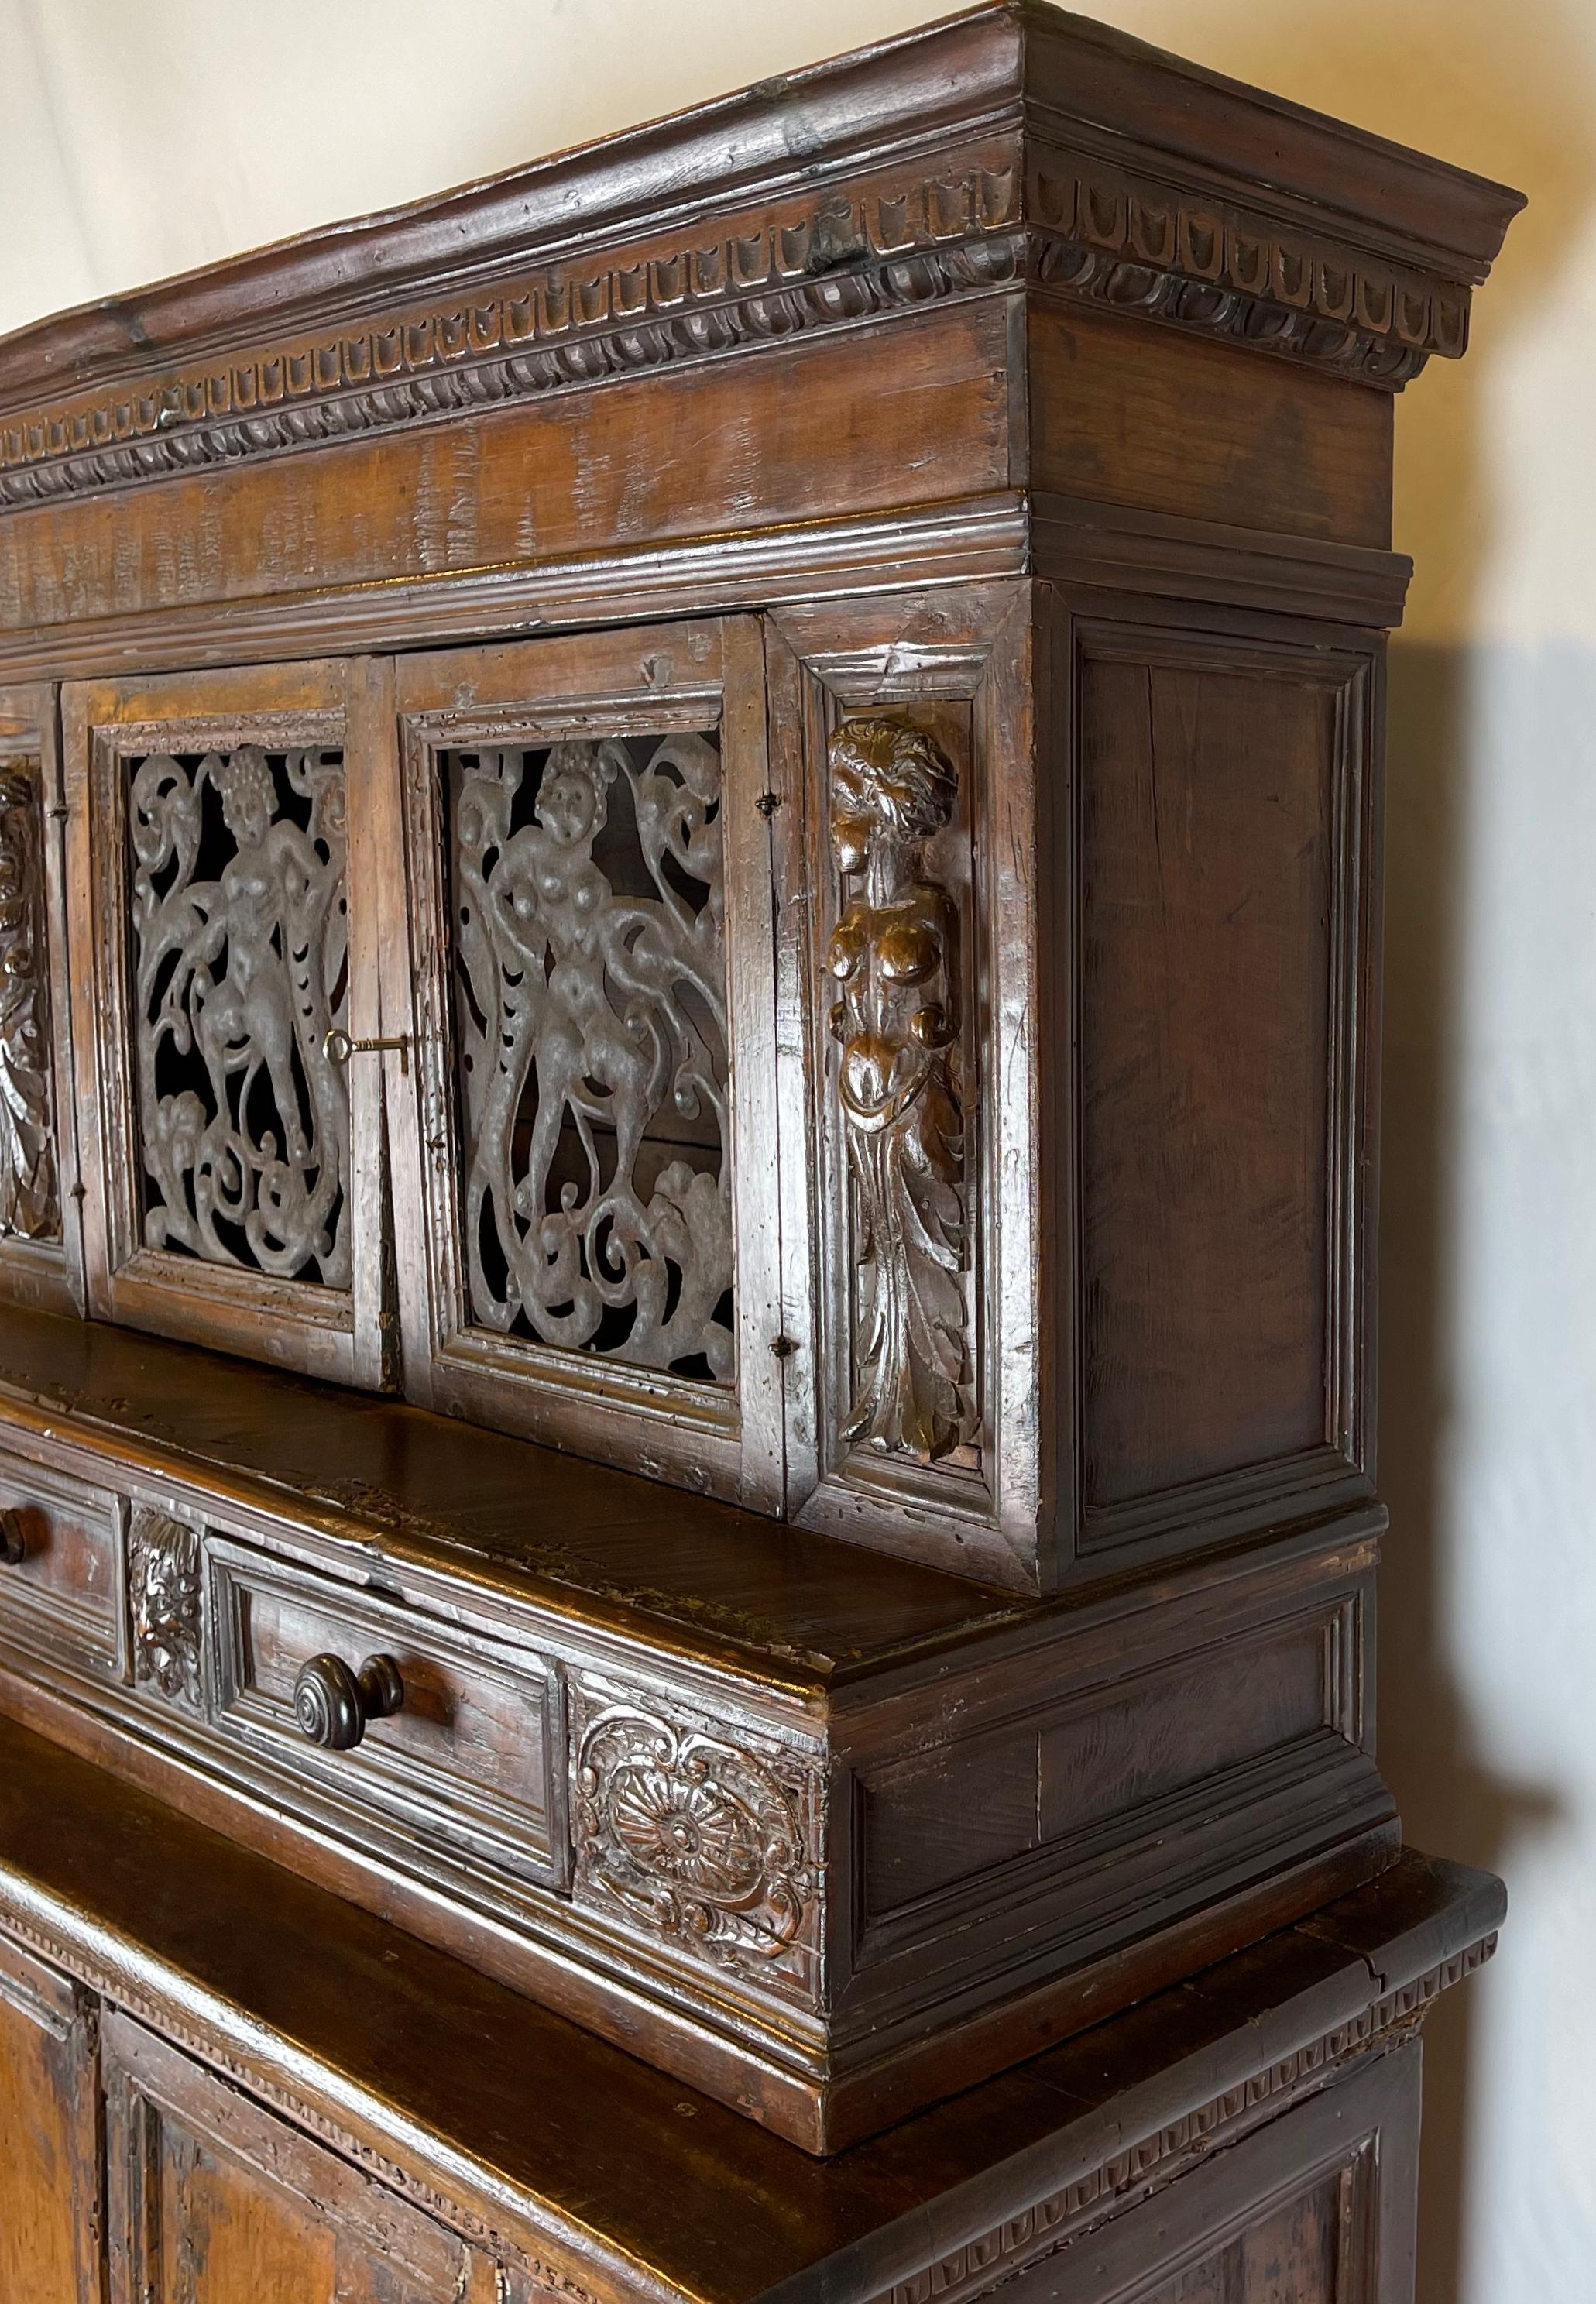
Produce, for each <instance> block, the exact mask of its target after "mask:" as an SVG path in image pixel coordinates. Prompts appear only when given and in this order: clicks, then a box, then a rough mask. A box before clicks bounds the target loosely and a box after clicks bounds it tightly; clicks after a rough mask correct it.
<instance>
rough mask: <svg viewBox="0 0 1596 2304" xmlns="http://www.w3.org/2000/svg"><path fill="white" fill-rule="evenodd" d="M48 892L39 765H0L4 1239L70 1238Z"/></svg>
mask: <svg viewBox="0 0 1596 2304" xmlns="http://www.w3.org/2000/svg"><path fill="white" fill-rule="evenodd" d="M44 885H45V884H44V862H43V843H42V798H41V792H40V786H39V779H38V763H37V762H35V761H32V760H23V759H10V760H0V1239H4V1238H5V1237H6V1236H7V1235H11V1236H20V1237H21V1238H22V1239H24V1240H38V1241H57V1240H59V1239H60V1237H61V1195H60V1185H59V1180H58V1176H57V1172H56V1165H55V1114H54V1098H53V1097H52V1093H51V1088H50V1012H49V988H48V974H47V962H46V944H45V896H44Z"/></svg>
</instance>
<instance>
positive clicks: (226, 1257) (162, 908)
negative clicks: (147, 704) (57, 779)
mask: <svg viewBox="0 0 1596 2304" xmlns="http://www.w3.org/2000/svg"><path fill="white" fill-rule="evenodd" d="M129 830H130V834H131V846H132V887H131V923H132V932H133V947H134V956H135V961H136V970H137V974H136V1005H135V1011H134V1029H135V1039H136V1046H137V1056H138V1083H139V1126H140V1133H141V1138H142V1154H143V1160H144V1165H145V1170H146V1173H147V1175H148V1180H149V1190H148V1193H147V1201H148V1207H147V1213H146V1216H145V1222H144V1235H145V1240H146V1242H147V1244H148V1246H150V1247H152V1248H167V1249H183V1250H186V1251H187V1252H188V1253H189V1254H190V1255H192V1256H196V1257H198V1258H203V1259H205V1260H206V1261H207V1262H210V1263H214V1264H222V1265H238V1266H245V1267H246V1268H249V1267H253V1268H254V1269H256V1270H258V1271H259V1272H262V1273H265V1274H266V1275H270V1276H271V1277H274V1278H277V1279H288V1280H292V1279H299V1280H319V1281H320V1282H322V1283H324V1284H325V1285H326V1286H328V1287H333V1288H347V1287H348V1286H349V1285H350V1269H351V1255H350V1236H349V1232H350V1228H349V1211H348V1204H347V1195H346V1189H345V1186H346V1179H347V1176H348V1171H349V1143H350V1117H349V1093H348V1088H347V1086H346V1084H345V1082H344V1080H343V1079H342V1075H341V1074H340V1073H339V1072H338V1071H337V1070H336V1068H335V1067H334V1065H333V1064H331V1063H328V1061H327V1058H326V1056H325V1053H324V1043H325V1039H326V1037H327V1033H328V1031H329V1030H330V1029H331V1028H332V1027H333V1026H334V1025H342V1024H343V1023H345V1022H346V1021H347V1004H348V984H349V926H348V918H347V897H346V894H345V867H346V851H347V840H346V833H345V824H344V784H343V767H342V758H341V756H340V755H338V754H337V753H335V752H333V753H329V752H323V751H317V750H309V749H304V748H299V749H293V750H286V751H283V752H277V753H267V752H266V750H264V749H263V748H262V747H261V746H260V745H258V744H249V743H244V744H240V745H238V746H237V747H236V748H235V749H234V750H232V751H228V752H221V751H213V752H207V753H206V754H205V755H204V756H203V757H201V758H192V757H189V758H177V757H175V756H173V755H172V754H167V753H156V754H151V755H150V756H149V757H148V758H145V759H142V760H140V761H139V763H138V764H137V766H136V767H135V768H134V770H133V772H132V777H131V791H130V796H129Z"/></svg>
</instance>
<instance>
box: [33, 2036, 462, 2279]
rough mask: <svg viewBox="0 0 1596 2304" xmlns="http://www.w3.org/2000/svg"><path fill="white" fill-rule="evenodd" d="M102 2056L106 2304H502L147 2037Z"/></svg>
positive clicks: (420, 2234) (416, 2229)
mask: <svg viewBox="0 0 1596 2304" xmlns="http://www.w3.org/2000/svg"><path fill="white" fill-rule="evenodd" d="M103 2054H104V2072H105V2086H106V2171H107V2177H108V2187H107V2189H108V2205H109V2211H110V2213H109V2217H108V2230H109V2236H110V2272H111V2283H110V2296H111V2304H321V2300H322V2299H323V2298H325V2299H326V2300H327V2304H479V2300H480V2304H499V2300H500V2299H502V2295H503V2291H502V2289H501V2288H500V2287H499V2285H498V2276H497V2267H496V2266H494V2264H493V2263H492V2262H491V2261H490V2260H489V2259H488V2258H487V2257H484V2256H481V2255H480V2254H478V2253H477V2251H476V2250H475V2249H471V2248H469V2246H468V2245H467V2244H466V2243H465V2242H464V2241H463V2240H460V2239H458V2238H456V2236H455V2235H454V2234H453V2233H452V2232H445V2231H444V2230H443V2227H442V2226H441V2225H439V2224H434V2223H433V2221H432V2219H431V2218H430V2217H429V2216H426V2215H422V2214H421V2213H420V2211H419V2210H418V2209H417V2208H413V2207H410V2204H409V2202H408V2201H405V2200H401V2199H399V2198H396V2197H395V2196H394V2195H393V2193H392V2192H390V2191H388V2190H386V2189H385V2188H384V2186H382V2185H381V2184H378V2183H376V2182H375V2181H373V2180H372V2179H371V2178H370V2177H369V2176H367V2175H365V2174H364V2173H362V2172H361V2171H360V2170H359V2169H358V2168H353V2167H350V2164H348V2163H347V2162H346V2161H343V2160H341V2159H339V2158H338V2157H337V2156H336V2155H335V2154H334V2153H332V2152H329V2151H327V2150H325V2148H324V2147H322V2146H321V2145H319V2144H315V2143H313V2142H312V2141H311V2140H310V2139H309V2138H308V2137H305V2136H301V2135H300V2134H299V2133H298V2131H297V2130H294V2129H292V2128H291V2127H289V2126H288V2124H287V2123H286V2122H284V2121H282V2120H279V2119H278V2118H276V2117H275V2115H274V2114H273V2113H268V2112H266V2111H263V2110H262V2109H261V2107H260V2106H259V2105H256V2104H253V2103H251V2102H250V2100H249V2098H248V2097H247V2096H242V2095H241V2094H240V2093H239V2092H238V2090H237V2089H235V2088H231V2087H229V2086H228V2085H227V2083H226V2082H225V2081H223V2080H217V2079H216V2078H215V2076H214V2075H213V2074H211V2073H209V2072H207V2071H203V2070H202V2069H201V2068H200V2067H199V2066H198V2064H196V2063H193V2062H192V2061H191V2060H190V2058H189V2057H188V2056H185V2055H183V2054H181V2053H180V2052H179V2051H178V2050H177V2049H175V2048H173V2047H171V2046H168V2044H167V2043H166V2042H165V2041H164V2040H160V2039H157V2038H156V2037H155V2035H154V2034H153V2033H150V2032H147V2031H146V2030H145V2029H143V2027H142V2026H140V2025H138V2024H135V2023H132V2022H131V2021H130V2020H129V2019H128V2018H126V2017H125V2016H120V2015H108V2016H107V2017H106V2021H105V2028H104V2034H103ZM10 2292H11V2291H7V2294H8V2295H9V2294H10Z"/></svg>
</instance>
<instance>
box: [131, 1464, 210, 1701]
mask: <svg viewBox="0 0 1596 2304" xmlns="http://www.w3.org/2000/svg"><path fill="white" fill-rule="evenodd" d="M128 1611H129V1616H130V1620H131V1626H132V1651H133V1677H134V1679H135V1680H136V1681H140V1682H142V1683H144V1684H146V1685H148V1686H151V1687H154V1688H157V1689H159V1690H160V1692H161V1694H162V1695H163V1696H165V1697H166V1698H170V1700H171V1701H172V1702H173V1703H176V1704H186V1705H190V1706H191V1707H194V1708H195V1709H196V1710H197V1709H198V1706H199V1702H200V1680H199V1627H200V1546H199V1537H198V1533H197V1532H196V1530H194V1529H191V1528H187V1527H185V1526H184V1525H183V1523H182V1520H172V1519H170V1518H169V1517H168V1516H167V1514H166V1513H165V1512H156V1511H155V1510H154V1509H153V1508H152V1507H150V1506H148V1505H144V1504H140V1505H138V1506H136V1507H135V1509H134V1511H133V1512H132V1514H131V1517H130V1519H129V1522H128Z"/></svg>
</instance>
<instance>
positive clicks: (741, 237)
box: [0, 155, 1469, 504]
mask: <svg viewBox="0 0 1596 2304" xmlns="http://www.w3.org/2000/svg"><path fill="white" fill-rule="evenodd" d="M1027 277H1030V278H1035V279H1040V280H1042V281H1044V282H1046V283H1048V284H1050V285H1051V286H1052V287H1053V288H1055V289H1057V290H1059V291H1060V292H1064V293H1067V294H1069V295H1072V296H1077V297H1082V298H1085V299H1087V300H1089V301H1096V302H1102V303H1105V304H1109V305H1112V306H1117V307H1119V308H1122V309H1133V310H1140V311H1144V312H1148V313H1151V314H1152V315H1153V316H1154V317H1155V318H1160V319H1163V320H1168V321H1171V322H1173V323H1175V324H1176V325H1178V326H1185V327H1190V328H1195V329H1199V330H1201V331H1203V332H1205V333H1208V334H1215V335H1225V336H1230V337H1235V338H1240V339H1243V340H1245V341H1247V342H1250V343H1258V344H1261V345H1263V346H1265V347H1266V348H1267V349H1269V350H1271V351H1274V352H1284V353H1288V354H1290V355H1292V356H1294V357H1296V358H1300V359H1304V360H1311V361H1313V362H1315V363H1316V364H1320V365H1328V366H1330V367H1331V368H1337V369H1339V370H1341V371H1343V372H1347V373H1351V374H1355V375H1357V376H1360V377H1363V378H1364V381H1365V382H1369V383H1375V384H1384V385H1399V384H1402V383H1404V382H1406V380H1407V378H1408V377H1412V376H1413V375H1414V374H1416V372H1417V370H1418V369H1419V368H1421V367H1422V366H1423V362H1424V360H1425V359H1426V357H1427V356H1428V355H1429V354H1430V353H1431V352H1439V353H1441V354H1443V355H1446V356H1448V357H1451V358H1456V357H1457V355H1458V354H1459V353H1461V352H1462V351H1463V349H1464V345H1465V339H1466V334H1467V325H1468V304H1469V289H1468V286H1467V284H1465V283H1462V282H1458V281H1454V280H1450V279H1446V278H1443V277H1441V276H1440V275H1435V274H1432V273H1429V272H1425V271H1422V270H1419V269H1417V268H1414V267H1403V266H1401V265H1398V264H1394V263H1392V262H1390V261H1389V259H1387V258H1382V257H1379V256H1376V255H1373V254H1372V253H1370V252H1369V251H1367V250H1360V249H1353V248H1350V247H1347V246H1342V245H1338V244H1337V243H1335V242H1333V241H1328V240H1323V239H1319V238H1315V237H1314V236H1313V235H1312V234H1308V233H1303V232H1302V231H1300V230H1298V229H1296V228H1295V227H1285V226H1282V225H1281V224H1279V223H1277V222H1276V221H1274V220H1271V219H1270V218H1268V217H1266V216H1262V215H1261V214H1259V213H1257V212H1254V211H1250V210H1246V209H1244V208H1240V207H1238V206H1230V205H1229V204H1220V203H1217V202H1215V201H1213V200H1212V199H1211V198H1207V197H1194V196H1188V195H1186V194H1185V193H1183V192H1182V191H1180V190H1179V189H1178V187H1176V186H1174V185H1171V184H1168V183H1161V182H1157V181H1156V180H1155V179H1153V178H1152V177H1139V176H1131V175H1128V174H1125V173H1124V172H1122V171H1119V170H1116V169H1113V168H1110V167H1109V166H1108V165H1106V164H1104V163H1101V162H1099V161H1097V160H1096V159H1091V160H1082V161H1079V162H1077V161H1075V160H1074V159H1073V158H1072V157H1068V156H1061V155H1060V156H1055V157H1050V158H1048V159H1046V160H1044V161H1043V162H1042V163H1041V164H1039V165H1038V166H1037V168H1036V169H1035V171H1034V174H1033V176H1032V179H1031V182H1030V183H1029V184H1028V186H1026V188H1025V191H1024V192H1023V194H1022V191H1021V187H1020V184H1019V182H1018V174H1017V172H1016V171H1015V170H1014V169H1013V168H1012V167H1011V166H1007V165H982V166H975V167H973V168H968V169H966V170H964V171H961V172H957V173H953V174H950V175H948V176H946V177H936V178H933V179H930V180H927V181H924V182H916V183H906V182H896V183H894V184H892V185H891V187H889V188H885V189H872V190H870V191H864V192H861V193H856V194H849V193H845V192H837V191H833V192H830V193H828V194H826V195H825V196H824V197H823V199H818V200H817V201H816V202H815V205H814V206H813V207H812V208H808V209H807V210H802V211H795V212H794V213H793V214H792V215H791V216H790V217H789V218H788V219H787V220H785V221H778V222H776V223H773V224H756V225H755V226H754V227H753V228H752V229H749V230H745V231H738V230H735V229H733V230H731V231H730V232H727V233H723V234H722V236H720V237H718V238H714V239H711V240H705V239H702V238H695V239H694V240H691V241H684V242H683V244H681V245H680V246H676V247H667V248H664V249H663V250H660V251H659V252H657V253H650V254H646V255H635V256H634V255H630V254H629V255H628V256H626V257H624V258H621V259H620V260H619V261H614V262H606V261H605V259H604V258H602V257H600V258H597V259H596V260H595V261H594V262H593V264H592V266H591V268H589V267H587V266H583V265H561V264H556V265H548V266H545V267H540V268H539V269H537V270H536V271H534V272H530V273H528V274H526V275H523V276H521V277H519V279H517V280H515V281H513V282H512V283H511V284H508V285H505V286H503V287H494V288H484V289H483V290H482V291H481V292H479V293H478V294H477V295H476V296H473V297H471V298H470V299H469V300H460V301H450V302H449V303H447V304H446V305H443V306H441V307H440V308H438V309H431V310H428V309H409V310H405V311H402V312H400V313H395V314H388V315H382V316H379V317H377V318H375V319H373V320H372V321H370V322H369V323H367V324H366V325H364V326H359V327H357V328H354V329H350V330H340V331H338V332H336V333H327V334H324V335H317V336H309V337H305V336H300V337H295V338H293V339H291V340H290V341H287V342H284V343H279V344H275V345H272V346H269V347H266V348H265V349H263V350H261V351H260V352H255V353H251V354H250V355H249V357H247V358H244V359H241V360H236V361H231V360H230V361H228V362H227V363H225V364H217V365H214V366H195V367H190V368H185V369H182V370H181V371H180V372H178V373H177V374H176V375H174V376H172V377H165V378H159V379H151V380H150V381H149V382H148V384H139V385H132V386H128V385H123V386H122V387H120V388H117V389H114V390H107V391H106V392H104V393H101V394H94V395H92V396H89V397H86V398H83V399H81V400H79V401H75V402H71V403H68V404H65V405H60V406H55V407H48V408H39V409H38V410H36V411H30V413H29V414H28V415H26V416H25V417H22V418H21V419H13V420H12V421H11V422H8V423H5V424H4V425H0V504H28V503H38V502H43V501H46V500H47V499H49V498H52V497H55V496H70V495H73V494H76V493H78V492H80V491H81V490H85V489H92V488H99V487H120V486H124V485H126V484H127V483H128V482H130V481H136V480H143V479H154V478H159V477H160V476H161V475H163V474H168V473H175V472H182V471H184V470H192V469H195V468H199V467H205V466H208V465H213V464H218V463H227V462H235V461H237V460H239V459H241V458H244V457H252V456H257V455H263V454H270V453H277V452H280V451H282V450H284V449H291V448H297V447H301V446H305V445H312V444H315V443H317V442H318V441H326V440H337V439H342V438H346V437H348V436H350V435H353V434H359V433H365V432H371V431H377V430H386V429H389V428H393V427H394V426H396V425H401V424H407V423H411V422H416V421H419V420H425V419H427V418H432V417H437V416H440V415H446V414H448V413H450V412H451V411H457V410H466V409H474V408H485V407H490V406H492V405H493V404H494V403H495V402H502V401H511V400H517V399H522V398H526V397H528V396H532V395H536V394H541V393H546V392H552V391H557V390H560V389H562V388H565V387H569V386H571V385H591V384H595V383H599V382H602V381H603V380H604V379H605V378H606V377H614V376H622V375H625V374H628V373H629V372H637V371H641V370H645V369H648V368H659V367H662V366H664V365H666V364H667V363H672V362H675V361H678V360H688V359H693V358H697V357H703V356H705V355H711V354H715V353H721V352H729V351H731V350H733V349H735V348H736V347H737V346H739V345H740V344H745V343H759V342H770V341H774V340H777V339H780V338H782V337H786V336H790V335H796V334H798V333H799V332H807V331H811V330H815V329H819V328H825V327H828V326H840V325H843V324H847V323H851V322H856V321H858V320H861V319H865V318H869V317H871V316H872V315H874V314H875V313H879V312H886V311H891V310H895V309H912V308H914V307H916V306H919V305H923V304H925V303H928V302H932V301H936V300H938V299H941V298H945V297H950V296H957V295H960V294H967V293H970V292H982V291H985V290H990V289H992V288H993V287H1002V286H1006V285H1009V284H1014V283H1017V282H1019V281H1022V280H1024V279H1026V278H1027Z"/></svg>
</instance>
